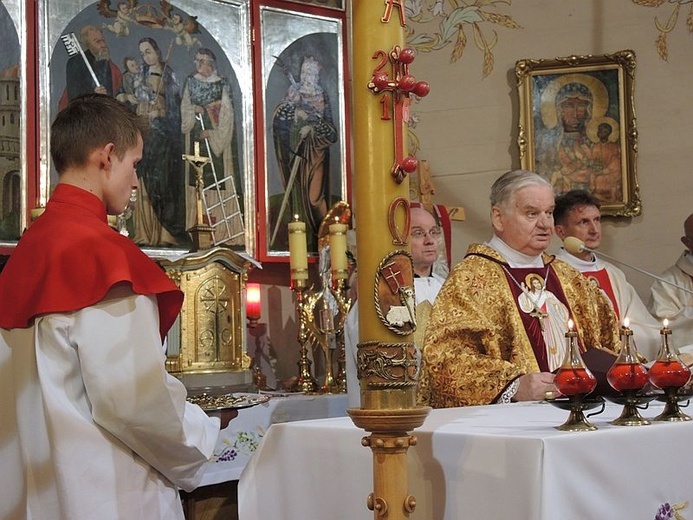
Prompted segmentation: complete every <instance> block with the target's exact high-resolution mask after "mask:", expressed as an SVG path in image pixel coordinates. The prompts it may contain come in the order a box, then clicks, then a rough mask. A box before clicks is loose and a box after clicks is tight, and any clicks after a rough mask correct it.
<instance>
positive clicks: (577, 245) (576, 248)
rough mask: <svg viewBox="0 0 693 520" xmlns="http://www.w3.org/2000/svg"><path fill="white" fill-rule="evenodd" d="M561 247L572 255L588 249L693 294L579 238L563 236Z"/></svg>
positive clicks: (692, 292) (691, 292)
mask: <svg viewBox="0 0 693 520" xmlns="http://www.w3.org/2000/svg"><path fill="white" fill-rule="evenodd" d="M563 247H565V250H566V251H568V252H569V253H572V254H574V255H577V254H579V253H582V252H583V251H589V252H590V253H594V254H595V255H597V256H603V257H604V258H608V259H609V260H611V261H613V262H616V263H618V264H621V265H625V266H626V267H630V268H631V269H633V270H635V271H638V272H639V273H642V274H644V275H647V276H649V277H651V278H654V279H655V280H659V281H660V282H662V283H666V284H669V285H673V286H674V287H676V288H677V289H680V290H681V291H683V292H687V293H689V294H693V291H691V290H689V289H686V288H685V287H681V286H680V285H676V284H675V283H673V282H670V281H669V280H665V279H664V278H662V277H661V276H657V275H654V274H652V273H649V272H647V271H645V270H644V269H640V268H639V267H635V266H634V265H630V264H627V263H625V262H622V261H621V260H617V259H616V258H614V257H612V256H609V255H607V254H605V253H601V252H599V251H597V250H596V249H592V248H591V247H587V246H586V245H585V243H584V242H583V241H582V240H580V239H579V238H576V237H565V240H564V241H563Z"/></svg>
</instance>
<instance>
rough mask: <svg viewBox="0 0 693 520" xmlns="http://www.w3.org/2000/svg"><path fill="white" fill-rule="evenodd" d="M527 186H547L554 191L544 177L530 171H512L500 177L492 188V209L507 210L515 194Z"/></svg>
mask: <svg viewBox="0 0 693 520" xmlns="http://www.w3.org/2000/svg"><path fill="white" fill-rule="evenodd" d="M527 186H546V187H548V188H550V189H551V190H552V191H553V188H552V187H551V184H549V182H548V181H547V180H546V179H544V177H542V176H540V175H538V174H536V173H534V172H530V171H528V170H512V171H509V172H507V173H504V174H503V175H501V176H500V177H498V179H496V182H494V183H493V186H491V196H490V199H491V207H494V206H499V207H501V208H503V209H507V208H508V203H509V202H510V201H511V200H512V198H513V195H515V192H517V191H518V190H521V189H522V188H526V187H527Z"/></svg>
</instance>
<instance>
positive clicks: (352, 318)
mask: <svg viewBox="0 0 693 520" xmlns="http://www.w3.org/2000/svg"><path fill="white" fill-rule="evenodd" d="M410 211H411V213H410V214H411V231H410V234H409V236H410V243H411V257H412V263H413V265H414V294H415V298H416V305H417V306H418V305H419V304H421V303H422V302H424V301H428V302H430V304H433V302H434V301H435V299H436V296H437V295H438V291H440V288H441V287H442V286H443V282H444V281H445V278H443V277H442V276H441V275H440V274H438V273H436V272H434V270H433V265H434V264H435V262H436V260H437V259H438V247H439V244H440V240H441V239H442V231H441V229H440V227H439V226H438V224H437V222H436V220H435V218H433V215H431V214H430V213H429V212H428V211H427V210H426V209H424V208H421V207H412V208H411V210H410ZM417 317H418V312H417ZM358 326H359V324H358V302H355V303H354V305H353V306H352V308H351V310H350V311H349V314H348V315H347V318H346V322H345V324H344V349H345V356H346V372H347V394H348V397H349V406H350V407H355V408H357V407H359V406H360V405H361V392H360V386H359V380H358V377H357V370H356V345H357V344H358V342H359V334H358V332H359V331H358Z"/></svg>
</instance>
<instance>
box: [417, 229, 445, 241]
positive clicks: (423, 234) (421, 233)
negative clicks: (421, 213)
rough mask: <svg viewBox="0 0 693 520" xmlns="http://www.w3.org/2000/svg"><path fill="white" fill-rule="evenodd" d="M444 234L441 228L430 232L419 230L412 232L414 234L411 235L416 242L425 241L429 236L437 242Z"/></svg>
mask: <svg viewBox="0 0 693 520" xmlns="http://www.w3.org/2000/svg"><path fill="white" fill-rule="evenodd" d="M442 234H443V230H442V229H440V228H439V227H434V228H431V229H429V230H428V231H424V230H423V229H419V228H417V229H414V230H412V232H411V233H410V235H411V237H412V238H415V239H416V240H423V239H424V238H425V237H426V236H429V237H431V238H432V239H434V240H435V239H437V238H438V237H439V236H440V235H442Z"/></svg>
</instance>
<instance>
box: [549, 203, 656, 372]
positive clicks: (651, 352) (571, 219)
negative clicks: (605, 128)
mask: <svg viewBox="0 0 693 520" xmlns="http://www.w3.org/2000/svg"><path fill="white" fill-rule="evenodd" d="M553 218H554V223H555V229H556V235H557V236H558V237H559V238H560V239H561V240H565V239H566V238H567V237H571V236H572V237H575V238H578V239H580V240H582V242H584V243H585V245H586V246H587V247H589V248H590V249H597V248H598V247H599V246H600V244H601V242H602V224H601V210H600V203H599V200H598V199H596V198H595V197H594V196H593V195H592V194H590V193H589V192H588V191H585V190H571V191H568V192H566V193H564V194H562V195H560V196H558V197H556V207H555V208H554V212H553ZM556 257H557V258H560V259H561V260H563V261H564V262H567V263H568V264H570V265H572V266H573V267H574V268H575V269H577V270H578V271H580V272H581V273H582V274H583V275H584V276H586V277H587V278H589V279H590V280H592V281H594V282H595V283H596V284H597V285H598V286H599V288H600V289H601V290H602V292H603V293H604V294H605V295H606V296H607V297H608V299H609V301H610V302H611V305H612V307H613V308H614V312H615V313H616V316H617V317H618V318H619V320H621V321H623V320H624V319H625V318H628V321H629V327H630V328H631V329H633V338H634V341H635V344H636V346H637V348H638V352H640V354H641V355H643V356H645V357H646V358H647V359H648V360H653V359H654V358H655V357H656V356H657V351H658V349H659V343H660V341H661V340H660V334H659V329H660V328H661V323H658V322H657V320H655V319H654V318H653V317H652V315H651V314H650V312H649V311H648V310H647V307H645V304H644V303H643V302H642V300H641V299H640V296H638V293H637V292H636V290H635V288H634V287H633V286H632V285H631V284H630V283H628V281H627V280H626V275H625V274H624V273H623V271H621V269H619V268H618V267H616V266H615V265H613V264H611V263H609V262H607V261H605V260H603V259H602V258H599V257H598V256H597V255H595V254H594V253H592V252H591V251H583V252H581V253H576V254H571V253H569V252H568V251H566V250H565V249H564V248H561V249H560V250H559V251H558V253H557V254H556Z"/></svg>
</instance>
